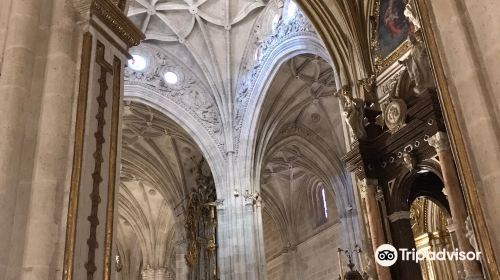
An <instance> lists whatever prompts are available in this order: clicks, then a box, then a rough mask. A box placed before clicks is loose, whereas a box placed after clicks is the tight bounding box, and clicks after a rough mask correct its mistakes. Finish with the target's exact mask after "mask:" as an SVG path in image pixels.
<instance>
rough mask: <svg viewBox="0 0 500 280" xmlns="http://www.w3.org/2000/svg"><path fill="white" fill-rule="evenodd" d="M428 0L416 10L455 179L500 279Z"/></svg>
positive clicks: (420, 0) (419, 1)
mask: <svg viewBox="0 0 500 280" xmlns="http://www.w3.org/2000/svg"><path fill="white" fill-rule="evenodd" d="M428 2H429V0H415V3H416V9H417V12H418V14H419V15H420V18H421V19H422V30H423V34H424V36H423V37H424V42H425V43H426V45H427V48H428V50H429V55H430V57H431V66H432V70H433V74H434V78H435V79H436V82H437V85H438V93H439V94H438V96H439V98H440V101H441V106H442V108H443V116H444V119H445V124H446V127H447V128H448V129H447V132H448V135H449V137H450V141H451V148H452V151H453V156H454V158H455V164H456V165H457V168H458V174H459V178H460V181H461V185H462V186H463V187H462V188H463V190H464V197H465V201H466V203H467V206H468V208H469V210H470V211H471V214H472V216H473V219H474V222H475V223H473V225H474V231H475V233H476V235H477V236H481V238H478V240H477V241H478V243H479V246H480V248H481V251H482V256H483V264H484V266H485V267H484V268H485V271H486V273H487V275H488V278H489V279H500V272H499V270H498V266H497V263H496V259H495V254H494V251H493V246H492V243H491V239H490V232H489V230H488V227H487V226H486V221H485V219H484V214H483V211H482V209H481V206H480V205H481V204H480V201H479V196H478V194H477V192H476V189H477V188H476V184H475V181H474V177H473V174H472V171H471V164H470V162H469V157H468V155H467V149H466V147H465V143H464V140H463V138H462V133H461V129H460V126H459V124H458V119H457V116H456V113H455V109H454V108H453V103H452V100H451V94H450V92H449V89H448V83H447V81H446V76H445V72H444V68H443V65H442V62H441V57H440V54H439V49H438V46H437V43H436V40H435V36H434V30H433V28H432V25H431V21H430V14H429V4H428ZM485 233H486V234H485Z"/></svg>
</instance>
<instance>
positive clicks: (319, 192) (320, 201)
mask: <svg viewBox="0 0 500 280" xmlns="http://www.w3.org/2000/svg"><path fill="white" fill-rule="evenodd" d="M311 198H312V201H311V206H312V210H313V211H312V213H313V215H314V217H313V219H312V220H311V221H312V222H313V223H314V224H313V226H314V227H319V226H321V225H323V224H324V223H326V222H327V221H328V199H329V197H328V194H327V190H326V189H325V187H324V185H323V184H322V183H317V184H316V185H315V186H314V187H313V188H312V192H311Z"/></svg>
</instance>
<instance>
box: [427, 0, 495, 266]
mask: <svg viewBox="0 0 500 280" xmlns="http://www.w3.org/2000/svg"><path fill="white" fill-rule="evenodd" d="M426 2H427V3H428V4H429V6H430V9H431V11H430V14H431V15H430V16H431V24H432V25H433V29H434V32H435V36H436V41H437V44H438V48H439V53H440V56H441V59H442V63H443V66H444V71H445V76H446V79H447V83H448V87H449V91H450V96H451V99H452V101H453V107H454V109H455V112H456V114H457V117H458V122H459V126H460V128H461V132H462V137H463V139H464V141H465V145H466V147H465V148H466V149H467V153H468V156H469V160H470V161H471V165H472V172H473V176H474V180H475V183H476V187H477V193H478V195H479V200H480V202H481V206H482V208H483V211H484V214H485V218H486V223H487V226H488V229H489V231H490V237H491V239H492V242H493V246H494V249H495V251H496V256H497V257H496V259H497V263H498V260H499V259H500V257H499V255H498V252H500V227H499V226H498V225H499V224H500V215H499V211H500V210H499V208H498V207H497V204H496V201H498V199H499V198H500V189H499V188H498V181H499V180H500V124H499V119H500V113H499V107H500V75H498V65H499V63H500V40H499V37H498V32H495V31H494V30H498V29H499V28H500V17H498V1H495V0H483V1H465V0H459V1H456V0H444V1H426Z"/></svg>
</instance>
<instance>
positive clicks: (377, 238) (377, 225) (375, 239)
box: [364, 179, 391, 280]
mask: <svg viewBox="0 0 500 280" xmlns="http://www.w3.org/2000/svg"><path fill="white" fill-rule="evenodd" d="M364 183H365V187H366V197H365V203H366V212H367V213H366V214H367V217H368V225H369V228H370V237H371V241H372V247H373V253H375V251H376V250H377V248H378V246H380V245H382V244H384V243H385V242H386V239H385V234H384V223H383V221H382V216H381V214H380V208H379V205H378V202H377V187H378V181H377V180H376V179H365V181H364ZM376 269H377V275H378V279H379V280H382V279H383V280H386V279H387V280H390V279H391V271H390V269H389V268H388V267H383V266H380V265H378V264H376Z"/></svg>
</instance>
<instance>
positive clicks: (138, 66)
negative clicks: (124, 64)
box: [128, 54, 146, 71]
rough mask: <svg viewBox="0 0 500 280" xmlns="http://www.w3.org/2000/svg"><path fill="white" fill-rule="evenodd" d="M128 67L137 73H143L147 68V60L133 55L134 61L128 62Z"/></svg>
mask: <svg viewBox="0 0 500 280" xmlns="http://www.w3.org/2000/svg"><path fill="white" fill-rule="evenodd" d="M128 67H130V68H131V69H132V70H135V71H142V70H144V69H145V68H146V59H144V57H142V56H140V55H136V54H134V55H132V59H129V61H128Z"/></svg>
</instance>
